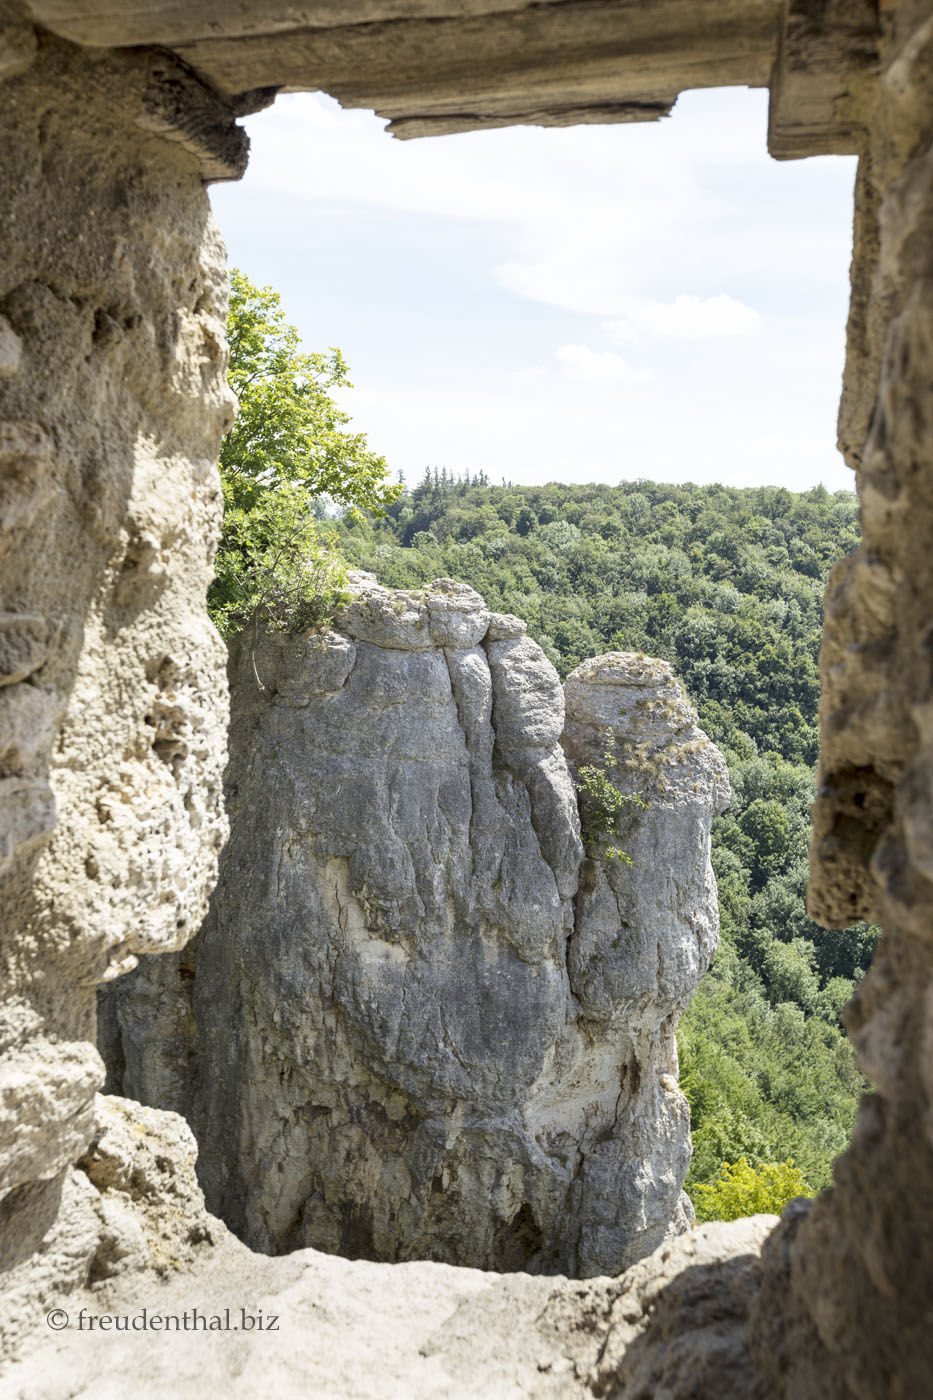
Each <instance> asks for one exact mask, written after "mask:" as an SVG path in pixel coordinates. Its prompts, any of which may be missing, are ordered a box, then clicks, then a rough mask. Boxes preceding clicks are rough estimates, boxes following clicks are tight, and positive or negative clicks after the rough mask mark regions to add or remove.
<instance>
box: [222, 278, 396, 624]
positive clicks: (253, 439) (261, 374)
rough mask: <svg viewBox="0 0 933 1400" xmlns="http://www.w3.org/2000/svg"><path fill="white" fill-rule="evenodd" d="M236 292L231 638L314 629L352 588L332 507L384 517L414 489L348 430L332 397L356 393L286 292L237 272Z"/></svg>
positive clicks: (231, 325) (225, 456)
mask: <svg viewBox="0 0 933 1400" xmlns="http://www.w3.org/2000/svg"><path fill="white" fill-rule="evenodd" d="M230 281H231V286H230V309H229V314H228V318H227V336H228V340H229V346H230V364H229V379H230V384H231V387H232V388H233V391H234V393H235V394H236V396H237V399H238V401H239V415H238V417H237V420H236V423H235V424H234V426H233V428H232V429H231V430H230V432H229V433H228V434H227V436H226V437H225V438H224V442H223V446H222V448H221V453H220V477H221V483H222V486H223V497H224V527H223V535H222V538H221V542H220V548H219V550H218V554H217V561H216V572H217V577H216V579H215V581H214V583H213V585H212V586H211V590H210V593H209V595H208V605H209V608H210V611H211V615H212V617H213V619H214V621H215V623H216V624H217V626H218V628H219V629H220V631H221V632H222V633H224V634H229V633H231V632H234V631H237V630H238V629H239V628H240V627H242V626H243V625H244V624H245V623H246V622H247V621H248V620H250V619H252V620H253V621H254V622H255V621H256V620H257V618H258V617H259V616H262V618H263V620H264V621H266V622H271V623H274V624H279V625H280V624H281V623H282V621H283V619H288V620H289V621H291V622H292V623H295V624H297V625H299V626H300V625H306V624H307V623H308V622H310V621H313V620H314V618H315V616H316V614H317V613H319V612H320V611H321V610H322V609H326V607H327V606H328V603H329V602H330V601H332V599H333V596H334V595H335V594H336V592H337V591H338V590H339V588H340V585H341V582H342V581H343V575H342V572H341V567H340V564H339V561H338V560H337V559H336V557H335V556H334V554H333V551H332V550H331V549H329V548H328V546H327V543H326V537H325V535H324V532H323V531H322V529H321V523H320V519H321V516H322V515H323V513H324V512H323V508H322V504H321V502H322V498H325V497H326V498H329V499H330V500H331V501H333V502H335V503H336V504H338V505H340V506H344V507H347V508H350V509H351V510H359V509H363V510H370V511H374V512H379V511H381V510H384V509H385V508H386V507H387V506H389V505H391V504H392V502H393V501H395V500H396V499H397V497H398V496H399V495H400V493H401V491H402V489H403V488H402V486H400V485H391V484H389V483H388V481H387V480H386V463H385V460H384V459H383V458H382V457H379V456H376V455H375V454H374V453H373V452H371V451H370V450H369V448H368V447H367V445H366V439H365V437H364V436H363V435H362V434H361V433H351V432H349V431H348V429H347V424H348V423H349V421H350V419H349V417H348V415H347V414H346V413H344V412H343V411H342V410H341V409H339V408H338V407H337V405H336V403H335V402H334V400H333V398H332V397H331V393H332V391H333V390H334V389H340V388H347V387H350V382H349V379H348V378H347V374H348V371H347V365H346V362H345V361H344V358H343V356H342V355H341V353H340V351H339V350H335V349H331V350H330V351H329V352H328V353H327V354H317V353H307V352H304V351H302V349H301V341H300V337H299V335H298V332H297V330H296V329H295V327H294V326H290V325H289V324H288V323H287V322H286V320H285V313H284V312H283V310H282V307H281V302H280V298H279V296H278V293H277V292H274V291H273V290H272V289H271V287H254V286H253V285H252V283H251V282H250V281H249V280H248V279H247V278H246V277H245V276H244V275H243V274H242V273H241V272H239V271H238V270H237V269H236V268H233V269H232V271H231V275H230Z"/></svg>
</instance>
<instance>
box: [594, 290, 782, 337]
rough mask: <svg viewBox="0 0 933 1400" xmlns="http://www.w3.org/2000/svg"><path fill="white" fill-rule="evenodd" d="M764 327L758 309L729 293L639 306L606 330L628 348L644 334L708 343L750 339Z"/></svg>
mask: <svg viewBox="0 0 933 1400" xmlns="http://www.w3.org/2000/svg"><path fill="white" fill-rule="evenodd" d="M760 325H761V317H760V316H759V314H758V312H757V311H756V310H755V309H754V307H751V306H746V305H745V303H744V302H741V301H737V300H736V299H735V297H730V296H728V295H727V294H726V293H725V292H720V293H719V295H718V296H712V297H698V296H693V295H692V294H691V293H689V292H684V293H683V294H682V295H681V296H679V297H677V298H676V300H674V301H672V302H663V301H642V302H635V303H633V305H632V306H631V307H630V308H629V310H628V313H627V315H626V317H625V319H624V320H621V321H607V322H606V323H605V329H606V330H607V331H608V333H609V335H610V336H611V337H612V339H613V340H615V341H616V343H617V344H628V343H630V342H631V341H633V340H637V339H638V336H639V332H640V331H646V332H647V333H648V334H649V335H655V336H661V337H667V338H668V339H671V340H705V339H708V338H709V337H712V336H723V335H730V336H731V335H750V334H751V333H752V332H753V331H756V330H757V329H758V327H759V326H760Z"/></svg>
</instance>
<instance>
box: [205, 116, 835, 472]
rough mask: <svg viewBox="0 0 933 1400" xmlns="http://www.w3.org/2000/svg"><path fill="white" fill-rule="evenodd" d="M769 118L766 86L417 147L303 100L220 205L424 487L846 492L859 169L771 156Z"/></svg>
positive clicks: (261, 141)
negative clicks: (761, 484)
mask: <svg viewBox="0 0 933 1400" xmlns="http://www.w3.org/2000/svg"><path fill="white" fill-rule="evenodd" d="M765 124H766V93H764V92H739V91H731V92H728V93H723V92H720V93H717V92H700V93H687V94H685V95H684V96H683V97H682V98H681V99H680V101H679V102H678V104H677V108H676V111H675V113H674V116H673V119H672V120H671V121H668V122H662V123H638V124H635V125H632V126H606V127H598V126H583V127H578V128H567V129H564V130H538V129H533V128H513V129H511V130H505V131H489V132H481V133H477V134H470V135H463V136H454V137H442V138H437V139H434V140H427V141H414V142H397V141H392V140H391V139H390V138H388V137H387V136H386V135H385V134H384V132H383V130H382V122H381V121H380V120H379V119H377V118H375V117H374V116H373V115H372V114H371V113H368V112H359V111H355V112H341V111H340V110H339V108H338V107H337V104H336V103H334V102H333V101H332V100H331V99H329V98H325V97H322V96H319V95H295V96H286V97H283V98H282V99H280V101H279V102H277V103H276V105H275V107H273V108H272V109H271V110H270V111H268V112H264V113H261V114H258V115H257V116H256V117H254V118H250V119H249V130H250V135H251V137H252V140H253V154H252V159H251V164H250V170H249V171H248V173H247V176H246V179H245V180H244V181H243V182H242V183H241V184H233V183H231V184H220V185H216V186H214V187H213V188H212V191H211V199H212V202H213V204H214V207H215V209H216V211H217V214H218V217H219V219H220V222H221V226H222V227H223V228H224V231H225V234H226V236H227V238H228V242H229V245H230V251H231V257H232V259H233V261H234V262H236V263H237V264H238V265H240V266H242V267H243V268H244V270H246V271H247V272H248V273H249V275H250V276H251V277H252V278H253V280H254V281H256V282H258V283H271V284H272V285H273V286H275V287H276V289H277V290H278V291H280V292H281V293H282V299H283V305H284V307H285V309H286V313H287V315H288V317H289V319H294V320H295V321H296V323H297V324H298V325H299V327H300V329H301V332H302V334H303V336H304V339H305V343H306V345H307V346H308V347H309V348H315V349H318V348H322V347H323V346H325V345H328V344H334V345H340V346H341V347H342V348H343V349H344V350H345V352H346V354H347V357H348V359H349V361H350V363H351V365H352V367H353V375H352V378H353V380H354V382H355V383H356V384H357V385H358V386H359V387H358V389H357V390H355V391H354V392H353V393H352V394H351V395H350V396H349V397H348V399H347V403H346V406H347V408H348V409H349V411H350V412H351V413H352V414H353V416H354V420H355V424H356V426H357V427H359V428H360V430H362V431H367V432H368V433H369V436H370V441H371V443H372V446H373V447H374V448H375V449H376V450H378V451H380V452H384V453H385V454H386V455H387V456H388V458H389V461H390V464H391V466H392V467H393V468H395V467H403V468H404V469H405V470H406V471H407V472H408V473H409V477H410V478H412V477H413V476H414V475H416V474H417V473H419V472H420V471H421V470H423V467H424V466H425V465H426V464H428V463H430V464H435V463H436V464H438V465H445V464H446V465H447V466H448V468H450V469H456V470H458V471H475V470H478V469H479V468H485V469H486V470H488V471H489V472H490V475H492V476H493V477H494V478H497V477H498V476H499V475H500V474H502V475H507V476H509V477H512V478H514V479H516V480H524V481H535V480H548V479H551V480H554V479H562V480H568V481H569V480H586V479H595V480H607V481H612V480H618V479H620V477H624V476H630V477H637V476H645V477H653V478H656V479H659V480H689V479H693V480H724V481H729V482H736V483H739V482H741V483H751V482H754V481H774V482H780V481H783V482H785V483H786V484H788V485H789V484H791V483H792V482H793V483H795V484H799V485H801V486H803V485H806V484H809V483H810V482H811V481H813V480H818V479H820V478H821V477H822V479H823V480H824V481H826V483H827V484H828V485H829V484H833V485H843V484H848V483H849V482H850V480H851V475H850V474H849V473H848V471H847V469H845V468H844V467H843V466H842V462H841V459H840V458H839V456H838V453H837V452H836V450H835V446H834V443H835V416H836V404H837V400H838V392H839V372H840V365H841V359H842V349H843V343H844V327H845V317H846V298H847V285H846V269H847V265H848V261H849V254H850V229H851V184H852V176H853V171H854V162H853V161H851V160H849V159H846V160H841V159H840V158H838V157H826V158H823V159H816V160H809V161H801V162H797V161H793V162H787V163H781V164H777V163H775V162H772V161H769V160H768V158H767V155H766V153H765V148H764V129H765ZM753 308H754V309H753ZM557 347H560V350H559V351H558V350H557ZM647 364H651V365H653V366H654V367H655V368H656V371H657V373H656V375H655V374H654V373H653V372H652V370H650V369H648V368H647V367H646V366H647ZM523 366H524V367H525V368H522V367H523ZM627 385H631V386H636V387H633V388H632V389H626V387H625V386H627ZM637 386H642V387H640V388H639V387H637ZM620 401H621V402H622V405H623V406H622V407H621V408H620Z"/></svg>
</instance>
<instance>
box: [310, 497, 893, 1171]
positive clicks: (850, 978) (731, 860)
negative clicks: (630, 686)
mask: <svg viewBox="0 0 933 1400" xmlns="http://www.w3.org/2000/svg"><path fill="white" fill-rule="evenodd" d="M338 528H339V531H340V538H341V545H342V548H343V549H344V551H345V553H346V555H347V557H348V558H349V559H350V560H352V562H353V563H354V564H356V565H358V566H361V567H364V568H367V569H371V570H372V571H373V572H374V573H375V574H376V575H377V576H378V577H379V578H380V579H381V580H382V581H383V582H384V583H386V584H389V585H391V586H395V587H414V586H418V585H419V584H421V583H423V582H424V580H425V579H430V578H435V577H438V576H452V577H455V578H461V579H463V580H464V581H465V582H467V583H470V584H472V585H473V587H474V588H477V589H478V590H479V591H480V592H481V593H483V594H484V595H485V597H486V598H487V600H488V602H489V604H490V606H492V607H494V608H496V609H498V610H500V611H502V612H511V613H516V614H517V615H518V616H520V617H524V618H525V619H526V620H527V622H528V624H529V631H530V633H531V635H532V636H533V637H534V638H535V639H536V640H537V641H538V642H539V643H540V644H541V646H542V647H543V648H544V650H545V652H546V653H547V655H548V656H549V657H550V658H551V660H552V661H553V662H554V664H555V666H556V667H557V668H558V671H559V672H560V673H561V674H562V675H566V674H567V672H568V671H569V670H571V669H572V668H573V667H574V666H576V665H577V664H578V663H579V662H580V661H582V660H584V659H585V658H586V657H589V656H594V655H597V654H598V653H600V652H604V651H610V650H620V651H635V652H638V651H643V652H646V653H648V654H649V655H652V656H658V657H662V658H664V659H665V660H667V661H669V662H670V663H671V664H672V666H673V667H674V669H675V672H676V673H677V675H678V677H679V679H680V680H681V681H682V682H683V684H684V686H685V688H686V690H687V693H688V694H689V695H690V697H691V699H692V700H693V702H694V704H695V705H696V706H697V708H698V710H699V714H700V721H701V723H702V725H703V727H704V729H705V730H706V732H707V733H708V734H709V736H710V737H711V738H712V739H713V741H714V742H715V743H717V744H718V745H719V747H720V748H721V749H722V751H723V753H724V754H725V756H726V760H727V762H728V764H729V773H730V777H731V781H732V790H733V799H732V805H731V807H730V809H729V811H728V812H726V813H725V815H724V816H722V817H721V818H719V819H718V820H717V822H716V823H715V825H714V829H713V865H714V868H715V871H716V876H717V880H718V884H719V904H720V917H721V924H722V939H721V944H720V951H719V953H718V954H717V956H716V959H715V961H714V964H713V968H712V970H711V972H710V975H709V976H708V977H707V978H705V979H704V980H703V982H701V984H700V987H699V989H698V991H697V993H696V995H695V996H694V998H693V1001H692V1002H691V1004H690V1006H689V1008H688V1010H687V1012H686V1015H685V1016H684V1018H683V1020H682V1021H681V1025H680V1031H679V1044H680V1054H681V1082H682V1086H683V1088H684V1090H685V1092H686V1094H687V1097H688V1099H689V1100H690V1105H691V1114H692V1122H693V1138H694V1159H693V1164H692V1167H691V1173H690V1177H689V1178H688V1183H687V1184H688V1189H689V1190H690V1191H691V1192H692V1193H694V1195H696V1191H697V1188H698V1187H699V1186H700V1185H701V1184H703V1183H706V1184H709V1183H711V1182H712V1181H713V1180H714V1179H715V1178H716V1174H717V1172H718V1171H719V1168H720V1165H721V1164H722V1163H723V1162H724V1161H726V1162H732V1163H735V1162H737V1161H738V1159H739V1158H740V1157H743V1156H744V1157H745V1158H747V1160H748V1162H749V1163H750V1164H751V1166H752V1168H754V1169H757V1168H758V1167H760V1166H762V1165H764V1164H767V1163H774V1162H781V1161H783V1160H784V1159H785V1158H787V1157H788V1156H793V1158H794V1160H795V1161H796V1162H798V1163H799V1164H800V1168H801V1170H802V1171H803V1173H804V1175H805V1177H806V1179H807V1181H809V1182H812V1183H813V1186H814V1188H815V1189H820V1188H822V1187H823V1186H825V1185H827V1184H828V1183H829V1181H830V1179H831V1166H832V1161H833V1159H834V1158H835V1157H836V1156H837V1155H838V1154H839V1152H840V1151H841V1150H842V1149H843V1147H844V1146H845V1144H846V1142H847V1140H848V1137H849V1134H850V1132H851V1128H852V1123H853V1120H854V1114H855V1107H856V1103H857V1100H858V1096H859V1093H860V1092H861V1091H862V1089H863V1088H864V1083H863V1081H862V1080H861V1078H860V1076H859V1075H858V1073H857V1071H856V1068H855V1063H854V1060H853V1056H852V1052H851V1049H850V1047H849V1044H848V1042H847V1041H846V1039H845V1037H844V1035H843V1034H842V1030H841V1026H840V1023H839V1015H840V1012H841V1009H842V1006H843V1005H844V1004H845V1002H846V1001H847V1000H848V998H849V997H850V996H851V993H852V990H853V987H854V985H855V983H857V981H858V980H859V978H860V977H861V976H862V975H863V973H864V971H865V969H866V968H867V967H868V964H869V962H870V960H871V956H872V952H873V950H874V946H875V943H876V941H877V937H878V930H877V929H876V928H873V927H869V926H867V925H864V924H862V925H859V926H857V927H855V928H852V929H846V930H840V931H832V932H827V931H826V930H824V929H820V928H818V927H817V926H816V925H815V924H814V923H813V922H812V920H811V919H810V918H809V916H808V915H807V911H806V904H805V891H806V879H807V844H808V839H809V830H810V806H811V804H812V801H813V767H814V763H815V760H816V750H817V713H816V710H817V698H818V691H819V680H818V671H817V653H818V650H819V643H820V630H821V623H822V593H823V586H824V583H825V579H826V575H827V573H828V571H829V569H830V567H831V566H832V564H833V563H834V562H835V561H836V560H837V559H839V558H841V557H842V556H843V555H845V554H847V553H849V552H850V551H851V550H852V549H853V548H854V547H855V545H856V544H857V543H858V538H859V532H858V502H857V499H856V497H855V496H854V495H853V494H851V493H850V492H845V491H839V492H836V493H835V495H830V494H829V493H828V492H826V491H824V490H823V489H822V488H817V489H815V490H813V491H807V492H804V493H802V494H794V493H792V492H790V491H787V490H784V489H783V488H776V487H760V488H754V489H745V490H739V489H734V488H727V487H723V486H693V485H684V486H671V485H665V484H661V483H656V482H650V481H634V482H625V483H623V484H622V485H620V486H616V487H611V486H598V485H590V486H567V485H558V484H551V485H548V486H541V487H516V486H512V485H509V484H507V483H504V484H503V485H502V486H501V487H500V486H491V485H489V483H488V481H486V480H484V479H480V478H473V479H469V480H457V479H455V478H454V477H452V476H450V475H449V474H448V473H446V472H444V471H436V470H433V471H431V472H429V473H428V474H427V475H426V476H425V478H424V480H423V481H422V482H421V483H420V484H419V485H418V486H416V487H415V488H414V489H413V490H411V491H408V492H406V493H405V494H404V495H402V496H401V497H400V498H399V499H398V500H397V501H396V502H394V503H393V504H392V505H391V506H390V507H389V508H388V514H387V515H386V517H385V518H383V519H379V520H369V521H352V520H349V519H346V520H344V521H342V522H340V523H339V526H338ZM606 781H607V782H611V775H610V774H608V773H607V774H606Z"/></svg>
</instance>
